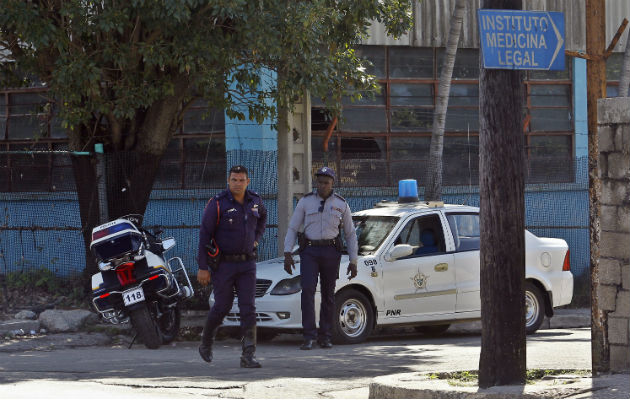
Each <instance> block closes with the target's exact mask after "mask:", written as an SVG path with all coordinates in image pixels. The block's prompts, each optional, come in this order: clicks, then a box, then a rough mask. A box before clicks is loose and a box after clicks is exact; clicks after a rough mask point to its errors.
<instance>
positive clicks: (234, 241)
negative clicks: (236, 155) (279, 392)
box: [197, 165, 267, 368]
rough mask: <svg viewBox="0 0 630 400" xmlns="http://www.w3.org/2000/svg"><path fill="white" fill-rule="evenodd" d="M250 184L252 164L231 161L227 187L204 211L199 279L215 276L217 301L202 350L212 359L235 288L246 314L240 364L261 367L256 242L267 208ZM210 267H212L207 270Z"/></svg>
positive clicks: (240, 304)
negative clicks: (219, 331)
mask: <svg viewBox="0 0 630 400" xmlns="http://www.w3.org/2000/svg"><path fill="white" fill-rule="evenodd" d="M247 185H249V177H248V175H247V169H246V168H245V167H243V166H241V165H237V166H234V167H232V168H231V169H230V175H229V177H228V190H225V191H223V192H221V193H219V194H218V195H217V196H215V197H213V198H212V199H211V200H210V201H209V202H208V204H206V208H205V209H204V212H203V218H202V221H201V229H200V231H199V253H198V263H199V272H198V273H197V281H199V283H200V284H202V285H204V286H206V285H208V283H210V277H211V276H212V281H213V287H214V300H215V303H214V306H213V307H212V309H211V310H210V312H209V313H208V318H207V320H206V324H205V327H204V329H203V334H202V337H201V345H200V346H199V354H200V355H201V358H203V359H204V361H206V362H211V361H212V345H213V344H214V339H215V337H216V334H217V330H218V328H219V325H221V323H222V322H223V318H225V316H226V315H227V314H228V312H229V311H230V309H231V308H232V302H233V301H234V290H235V291H236V294H237V296H238V308H239V311H240V316H241V333H242V348H243V353H242V355H241V367H243V368H260V367H261V365H260V363H259V362H258V361H257V360H256V358H255V357H254V353H255V351H256V306H255V295H256V257H257V253H256V247H257V246H258V242H259V241H260V238H261V237H262V235H263V233H264V231H265V224H266V223H267V210H266V209H265V206H264V205H263V203H262V199H261V198H260V196H258V194H256V193H255V192H253V191H251V190H247ZM208 247H210V248H211V250H210V251H209V250H208ZM217 248H218V251H216V249H217ZM209 267H210V269H211V270H212V271H209V270H208V268H209Z"/></svg>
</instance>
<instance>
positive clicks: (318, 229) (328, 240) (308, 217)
mask: <svg viewBox="0 0 630 400" xmlns="http://www.w3.org/2000/svg"><path fill="white" fill-rule="evenodd" d="M315 177H316V181H317V190H316V191H314V192H312V193H309V194H307V195H306V196H304V197H302V198H301V199H300V201H299V202H298V204H297V206H296V207H295V211H294V212H293V216H292V217H291V220H290V221H289V227H288V230H287V236H286V238H285V240H284V270H285V271H286V272H288V273H289V274H293V272H292V269H293V268H295V264H294V262H293V257H292V256H291V250H292V248H293V245H294V244H295V239H296V237H297V235H298V230H299V229H300V227H301V226H302V225H303V226H304V238H303V240H302V243H300V281H301V283H302V298H301V300H302V327H303V328H304V330H303V335H304V343H303V344H302V346H301V347H300V349H302V350H311V349H312V348H313V343H314V342H315V340H316V339H317V344H319V346H320V347H321V348H331V347H332V342H331V338H332V332H331V330H332V325H333V321H334V320H333V318H334V313H335V281H336V280H337V279H338V278H339V262H340V260H341V242H340V241H341V231H340V230H341V229H343V232H344V235H345V239H346V245H347V250H348V255H349V257H350V264H349V265H348V270H347V272H346V273H347V274H350V277H349V279H352V278H354V277H355V276H357V258H358V255H357V252H358V243H357V236H356V233H355V230H354V224H353V223H352V212H351V211H350V206H348V203H347V202H346V200H345V199H344V198H343V197H341V196H339V195H338V194H336V193H334V192H333V183H334V180H335V171H334V170H333V169H332V168H328V167H322V168H320V169H319V170H317V173H316V174H315ZM318 276H319V278H320V279H321V282H320V289H321V290H320V291H321V309H320V313H319V330H317V328H316V325H315V289H316V287H317V280H318Z"/></svg>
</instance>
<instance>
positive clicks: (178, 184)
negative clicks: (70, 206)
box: [0, 88, 226, 192]
mask: <svg viewBox="0 0 630 400" xmlns="http://www.w3.org/2000/svg"><path fill="white" fill-rule="evenodd" d="M46 94H47V92H46V90H45V89H42V88H28V89H15V90H5V91H0V192H46V191H52V192H54V191H74V190H75V185H74V173H73V171H72V163H71V160H70V157H69V156H68V154H67V153H54V152H55V151H67V150H68V138H67V135H66V132H65V130H64V129H63V128H62V127H61V124H60V123H59V120H58V118H57V117H56V112H55V107H54V104H53V103H51V102H49V100H48V98H47V95H46ZM225 176H226V154H225V120H224V116H223V110H216V109H212V108H209V107H208V105H207V104H206V103H205V102H203V101H198V102H196V103H194V104H192V106H191V107H189V109H188V110H187V112H186V114H185V115H184V120H183V123H182V126H181V128H180V129H179V131H178V132H177V133H176V134H175V136H174V137H173V139H172V140H171V143H169V146H168V148H167V150H166V152H165V154H164V156H163V157H162V160H161V165H160V170H159V171H158V175H157V177H156V180H155V182H154V188H155V189H191V188H207V187H223V186H225Z"/></svg>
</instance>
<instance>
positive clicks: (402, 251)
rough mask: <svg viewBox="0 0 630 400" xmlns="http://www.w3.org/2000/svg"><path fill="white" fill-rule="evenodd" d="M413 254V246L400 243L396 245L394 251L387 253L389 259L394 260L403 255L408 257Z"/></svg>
mask: <svg viewBox="0 0 630 400" xmlns="http://www.w3.org/2000/svg"><path fill="white" fill-rule="evenodd" d="M412 254H413V246H411V245H410V244H398V245H396V246H394V248H393V249H392V251H390V252H389V253H388V254H387V258H386V259H387V261H394V260H397V259H399V258H402V257H407V256H410V255H412Z"/></svg>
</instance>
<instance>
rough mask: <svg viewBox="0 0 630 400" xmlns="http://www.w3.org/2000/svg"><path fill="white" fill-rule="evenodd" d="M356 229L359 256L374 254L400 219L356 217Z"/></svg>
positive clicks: (369, 216) (373, 216) (370, 216)
mask: <svg viewBox="0 0 630 400" xmlns="http://www.w3.org/2000/svg"><path fill="white" fill-rule="evenodd" d="M352 220H353V222H354V227H355V229H356V232H357V238H358V240H359V254H362V255H367V254H373V253H374V252H375V251H376V250H377V249H378V248H379V246H380V245H381V244H382V243H383V241H384V240H385V238H387V235H389V233H390V232H391V231H392V229H393V228H394V226H396V223H397V222H398V217H384V216H375V215H368V216H364V215H363V216H354V217H352Z"/></svg>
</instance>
